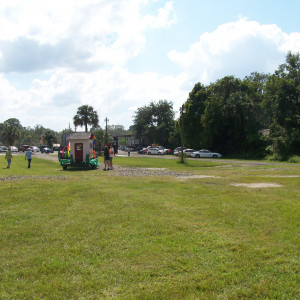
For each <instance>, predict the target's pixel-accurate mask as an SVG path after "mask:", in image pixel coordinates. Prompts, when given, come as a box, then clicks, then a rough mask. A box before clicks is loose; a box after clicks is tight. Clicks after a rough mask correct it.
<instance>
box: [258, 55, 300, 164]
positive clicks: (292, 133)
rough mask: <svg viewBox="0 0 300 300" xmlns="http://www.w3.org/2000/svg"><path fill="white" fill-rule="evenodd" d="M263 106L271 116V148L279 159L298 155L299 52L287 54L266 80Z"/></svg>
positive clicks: (299, 121)
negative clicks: (284, 61) (283, 62)
mask: <svg viewBox="0 0 300 300" xmlns="http://www.w3.org/2000/svg"><path fill="white" fill-rule="evenodd" d="M263 105H264V108H265V109H266V110H267V112H268V114H269V115H270V116H272V122H271V124H270V130H271V131H270V139H269V142H270V144H271V149H272V151H273V153H274V154H276V155H277V156H278V157H279V159H281V160H285V159H287V158H288V157H289V156H290V155H292V154H300V55H299V53H298V54H292V53H288V55H287V57H286V63H285V64H282V65H281V66H280V67H279V69H278V70H277V71H276V72H275V74H274V75H272V76H270V77H269V79H268V81H267V83H266V95H265V98H264V102H263Z"/></svg>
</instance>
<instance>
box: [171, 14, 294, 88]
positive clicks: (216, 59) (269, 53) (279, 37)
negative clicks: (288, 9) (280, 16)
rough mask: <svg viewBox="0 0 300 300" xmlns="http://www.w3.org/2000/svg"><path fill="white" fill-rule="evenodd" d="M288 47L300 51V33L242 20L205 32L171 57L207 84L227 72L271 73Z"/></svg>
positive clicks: (246, 73)
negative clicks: (183, 51)
mask: <svg viewBox="0 0 300 300" xmlns="http://www.w3.org/2000/svg"><path fill="white" fill-rule="evenodd" d="M289 50H291V51H300V33H291V34H289V35H288V34H286V33H284V32H282V30H281V29H280V28H279V27H278V26H277V25H261V24H259V23H258V22H255V21H247V20H246V19H240V20H238V21H236V22H230V23H226V24H223V25H220V26H219V27H218V28H217V29H216V30H215V31H214V32H212V33H204V34H203V35H201V37H200V39H199V41H198V42H196V43H194V44H192V45H191V46H190V49H189V51H188V52H185V53H180V52H177V51H175V50H174V51H171V52H169V54H168V57H169V58H170V59H171V60H172V61H173V62H174V63H176V64H178V65H179V66H181V68H182V69H183V70H184V72H185V73H186V74H189V75H190V77H191V78H193V79H195V80H196V81H201V82H203V83H205V84H207V83H209V82H212V81H215V80H217V79H220V78H221V77H223V76H226V75H235V76H238V77H244V76H246V75H249V74H250V73H251V72H254V71H257V72H272V71H274V70H275V68H277V67H278V65H279V64H280V63H283V61H284V57H285V55H286V53H287V52H288V51H289Z"/></svg>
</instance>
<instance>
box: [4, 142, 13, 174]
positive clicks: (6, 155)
mask: <svg viewBox="0 0 300 300" xmlns="http://www.w3.org/2000/svg"><path fill="white" fill-rule="evenodd" d="M12 158H13V155H12V154H11V149H10V147H8V150H7V151H6V153H5V158H4V159H6V160H7V167H6V168H7V169H9V168H10V164H11V160H12Z"/></svg>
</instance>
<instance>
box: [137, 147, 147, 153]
mask: <svg viewBox="0 0 300 300" xmlns="http://www.w3.org/2000/svg"><path fill="white" fill-rule="evenodd" d="M147 152H148V148H143V149H141V150H140V151H139V154H147Z"/></svg>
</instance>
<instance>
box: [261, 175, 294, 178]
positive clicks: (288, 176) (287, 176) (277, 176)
mask: <svg viewBox="0 0 300 300" xmlns="http://www.w3.org/2000/svg"><path fill="white" fill-rule="evenodd" d="M264 177H276V178H299V177H300V175H265V176H264Z"/></svg>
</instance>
